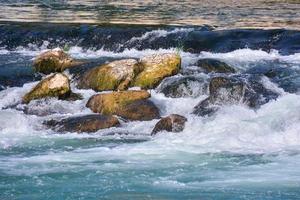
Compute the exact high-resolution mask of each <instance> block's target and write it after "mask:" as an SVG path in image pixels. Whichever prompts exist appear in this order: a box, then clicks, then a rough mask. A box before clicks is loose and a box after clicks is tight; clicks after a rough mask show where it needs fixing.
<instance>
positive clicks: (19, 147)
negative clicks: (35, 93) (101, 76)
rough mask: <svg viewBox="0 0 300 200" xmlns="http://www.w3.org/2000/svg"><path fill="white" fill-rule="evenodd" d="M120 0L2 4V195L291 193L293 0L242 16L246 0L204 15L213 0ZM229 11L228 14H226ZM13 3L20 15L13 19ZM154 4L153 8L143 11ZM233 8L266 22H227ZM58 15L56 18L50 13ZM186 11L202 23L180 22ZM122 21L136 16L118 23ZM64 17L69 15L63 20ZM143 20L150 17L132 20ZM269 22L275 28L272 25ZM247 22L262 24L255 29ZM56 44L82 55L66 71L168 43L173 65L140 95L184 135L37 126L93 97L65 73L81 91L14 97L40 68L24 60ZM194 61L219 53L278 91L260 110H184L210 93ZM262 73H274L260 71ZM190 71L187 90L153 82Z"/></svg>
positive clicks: (298, 193) (134, 127)
mask: <svg viewBox="0 0 300 200" xmlns="http://www.w3.org/2000/svg"><path fill="white" fill-rule="evenodd" d="M122 2H123V1H122ZM126 2H127V1H124V2H123V3H119V4H114V5H113V6H111V5H110V3H109V2H107V3H98V4H97V3H95V1H84V2H81V1H75V0H74V1H65V4H64V3H59V1H51V2H48V4H50V5H47V2H46V1H43V2H42V1H22V3H21V1H8V2H7V1H5V2H1V4H2V5H3V6H1V8H0V11H1V12H0V13H1V14H0V19H1V21H2V23H1V25H0V199H5V200H6V199H22V200H23V199H31V200H33V199H201V200H202V199H203V200H206V199H230V200H232V199H241V200H242V199H253V200H254V199H255V200H259V199H262V200H264V199H269V200H279V199H282V200H288V199H291V200H292V199H293V200H294V199H300V170H299V169H300V112H299V110H300V96H299V88H300V32H299V31H298V30H297V28H298V25H297V23H298V22H299V21H298V19H299V18H297V17H298V15H299V14H298V12H296V11H295V10H294V9H296V8H297V7H299V3H297V1H272V2H273V4H272V3H271V1H270V2H269V3H268V1H264V2H262V1H255V2H254V3H253V5H251V6H252V9H253V10H252V12H251V13H252V14H251V13H250V14H247V13H244V11H243V10H244V9H246V7H245V5H249V6H250V3H249V2H250V1H241V2H239V3H236V4H234V8H232V7H230V5H232V4H231V3H232V2H233V1H228V2H229V3H228V4H225V3H223V4H222V3H221V4H220V5H219V6H220V7H222V6H223V8H224V9H221V8H218V7H216V8H214V9H215V10H218V12H221V11H222V12H224V16H225V18H222V19H220V18H219V17H216V15H215V14H209V13H210V12H212V13H214V12H215V10H214V9H209V8H211V7H209V6H212V2H213V1H210V2H211V3H207V6H206V7H205V6H200V4H199V3H198V2H196V1H183V2H184V3H180V4H176V3H174V2H173V1H168V2H167V1H166V2H165V1H162V3H161V4H159V2H158V1H157V2H156V1H151V2H150V1H149V2H148V1H144V3H140V2H139V1H133V2H132V3H131V4H130V3H128V2H127V4H126ZM203 2H205V1H203ZM224 2H227V1H224ZM243 2H244V3H243ZM251 2H252V1H251ZM155 3H156V4H155ZM157 4H158V5H157ZM271 4H272V5H271ZM159 5H161V6H159ZM204 5H206V4H204ZM225 5H227V6H225ZM257 5H262V6H261V7H260V9H258V6H257ZM165 6H170V9H169V11H170V13H167V12H166V10H167V9H165ZM185 6H186V7H189V8H190V10H188V9H187V8H186V7H185ZM272 6H274V8H275V9H272ZM49 7H50V8H49ZM191 7H193V8H194V9H191ZM108 8H111V9H110V12H111V13H108V11H107V10H108ZM143 8H144V9H145V10H143ZM179 8H182V9H179ZM235 8H237V9H235ZM276 8H280V11H279V9H276ZM126 9H127V10H126ZM147 9H149V10H151V11H152V12H151V13H150V14H149V15H145V13H148V10H147ZM160 9H161V10H163V11H165V12H162V11H160ZM178 9H179V11H178ZM228 9H229V10H230V9H231V10H234V12H231V14H230V16H231V17H229V18H228V19H227V18H226V16H228V15H227V14H228V13H227V12H229V11H228ZM20 10H21V11H20ZM124 10H125V11H126V12H125V11H124ZM128 10H130V11H131V12H132V13H133V14H132V15H129V14H128V12H127V11H128ZM203 10H204V12H202V11H203ZM226 10H227V11H226ZM266 10H268V12H267V11H266ZM81 11H82V12H81ZM247 11H248V12H250V10H248V9H247ZM16 12H18V13H19V12H20V13H24V14H20V15H17V16H15V15H14V16H13V15H12V14H13V13H16ZM38 12H39V13H42V14H44V15H45V16H46V17H41V14H40V15H37V13H38ZM48 12H49V13H50V14H49V13H48ZM95 12H98V13H100V14H99V15H97V16H95V15H94V13H95ZM101 12H103V13H104V14H103V15H102V14H101ZM123 12H125V13H127V14H128V15H125V14H124V15H123V14H122V13H123ZM156 12H158V13H160V12H161V13H162V14H161V15H156V16H153V15H155V13H156ZM281 12H282V13H281ZM53 13H55V14H53ZM195 13H196V14H195ZM206 13H208V14H207V15H206ZM226 13H227V14H226ZM48 14H49V15H48ZM242 14H245V15H248V16H250V17H255V16H256V15H259V14H261V15H262V16H265V17H264V18H263V19H264V20H266V21H268V22H270V24H272V25H271V28H272V29H270V27H266V26H263V25H269V24H264V21H263V20H262V19H259V18H258V20H257V21H255V20H252V22H253V23H252V25H251V26H252V27H251V26H250V27H251V28H245V27H244V25H243V26H240V25H237V22H236V21H237V19H238V18H239V17H238V16H239V15H242ZM56 15H57V16H61V15H64V19H66V20H65V21H61V20H60V21H56V20H55V19H57V18H55V16H56ZM142 15H144V17H140V18H139V16H142ZM106 16H109V17H106ZM191 16H193V17H194V18H195V19H197V20H200V19H201V20H202V18H203V19H207V20H208V21H207V23H202V22H201V23H199V21H196V22H195V20H194V21H193V19H191V21H189V20H190V17H191ZM274 16H279V17H278V18H275V17H274ZM76 17H78V18H76ZM105 17H106V18H109V19H108V20H109V21H105V20H103V19H104V18H105ZM268 17H270V18H272V19H271V20H270V21H269V18H268ZM179 18H180V20H178V19H179ZM291 18H292V19H291ZM58 19H60V18H58ZM73 19H74V20H73ZM131 19H133V22H137V23H134V24H135V25H133V24H124V23H125V22H127V20H131ZM288 19H290V21H289V20H288ZM70 20H73V21H72V22H74V23H66V22H70ZM147 20H149V21H150V22H151V23H150V22H149V23H147V24H148V25H139V24H140V22H143V23H144V22H147ZM214 20H215V21H214ZM249 20H250V18H249ZM29 21H34V22H30V23H29ZM45 21H47V22H45ZM51 21H52V22H51ZM54 21H55V22H56V23H53V22H54ZM277 21H280V23H277V25H278V24H279V27H277V26H273V25H274V23H276V22H277ZM107 22H109V24H104V23H107ZM114 22H116V23H117V22H118V23H117V24H112V23H114ZM119 22H121V23H119ZM173 22H174V23H173ZM175 22H176V23H175ZM225 22H226V23H225ZM254 22H257V23H256V24H255V23H254ZM241 23H245V21H243V20H242V22H241ZM157 24H160V25H157ZM170 24H173V25H170ZM257 24H258V25H259V27H261V28H263V29H258V28H256V29H253V27H254V25H255V27H256V25H257ZM285 25H288V26H287V27H286V26H285ZM245 26H248V25H245ZM284 28H286V29H284ZM57 47H60V48H65V49H67V51H68V53H69V54H70V55H71V56H72V57H73V58H76V59H79V60H83V61H86V62H88V63H91V64H90V65H86V66H84V67H83V68H78V69H77V68H74V69H70V70H67V72H66V73H67V75H68V76H69V77H70V78H71V79H72V78H74V77H76V76H77V75H78V74H81V73H82V72H83V71H85V70H87V69H88V68H91V67H94V66H97V65H100V64H103V63H105V62H108V61H112V60H118V59H122V58H137V59H138V58H141V57H143V56H145V55H150V54H154V53H166V52H178V53H179V54H180V56H181V58H182V66H181V67H182V69H181V71H180V73H179V74H178V75H175V76H173V77H169V78H167V79H166V80H165V81H163V82H162V83H161V85H160V86H158V88H157V89H154V90H149V92H150V93H151V101H153V102H154V103H155V105H157V106H158V107H159V109H160V112H161V115H162V116H167V115H169V114H173V113H176V114H180V115H183V116H185V117H186V118H187V119H188V121H187V123H186V125H185V128H184V130H183V132H180V133H168V132H162V133H160V134H158V135H156V136H155V137H153V136H151V135H150V134H151V131H152V129H153V127H154V125H155V124H156V122H157V121H158V120H156V119H155V120H152V121H133V122H122V123H121V126H120V127H116V128H109V129H105V130H100V131H98V132H96V133H93V134H86V133H83V134H76V133H66V134H59V133H57V132H55V131H53V130H50V129H49V128H47V127H45V126H44V124H43V122H44V121H45V120H49V119H56V118H57V119H59V118H62V117H69V116H79V115H83V114H90V113H92V111H91V110H89V109H88V108H86V107H85V104H86V102H87V100H88V99H89V98H90V96H92V95H93V94H96V92H95V91H93V90H80V89H77V88H76V81H73V82H72V83H71V87H72V89H73V91H74V92H77V93H80V94H82V95H83V99H82V100H77V101H74V102H69V101H62V100H58V99H56V98H50V99H46V100H36V101H32V102H31V103H30V104H28V105H24V104H22V103H21V98H22V96H23V95H24V94H25V93H26V92H28V90H30V89H31V88H32V87H33V86H34V85H35V84H36V83H37V82H38V81H39V80H40V79H41V77H42V75H41V74H37V73H34V71H33V68H32V62H33V59H34V58H35V57H36V56H37V55H39V54H40V53H41V52H44V51H46V50H48V49H53V48H57ZM203 58H213V59H217V60H220V61H223V62H225V63H227V64H229V65H230V66H232V67H234V68H235V69H236V70H237V74H238V75H241V76H244V75H245V76H246V75H247V76H255V77H257V76H259V79H257V80H258V81H259V82H260V83H261V84H262V85H263V86H264V87H265V88H267V89H268V90H270V91H273V92H274V93H276V94H278V98H276V99H273V100H270V101H269V102H268V103H266V104H264V105H262V106H261V107H260V108H259V109H250V108H248V107H247V106H245V105H243V104H239V105H231V106H223V107H222V108H221V109H220V110H218V111H217V113H216V114H215V115H213V116H206V117H201V116H196V115H194V114H191V113H192V110H193V108H194V106H196V105H197V104H198V103H199V102H200V101H201V100H203V99H205V98H206V97H207V95H208V94H207V91H203V90H202V89H201V88H202V87H201V84H203V83H207V82H208V81H209V79H210V78H211V77H213V76H215V74H207V73H203V72H201V71H199V70H198V68H197V66H196V63H197V61H198V60H199V59H203ZM269 70H273V71H274V72H275V73H276V76H275V77H267V76H265V75H264V74H265V73H266V72H268V71H269ZM190 76H192V77H194V78H197V79H199V80H203V81H202V82H193V81H191V82H190V83H189V84H188V85H187V86H185V87H184V88H183V90H182V92H186V93H187V94H188V95H186V96H185V97H181V98H171V97H166V96H165V95H164V94H163V93H161V92H160V90H159V88H161V87H163V86H164V84H168V82H169V81H172V80H174V79H176V78H181V77H190ZM73 80H74V79H73ZM25 111H27V112H25ZM28 111H30V113H31V114H26V113H28Z"/></svg>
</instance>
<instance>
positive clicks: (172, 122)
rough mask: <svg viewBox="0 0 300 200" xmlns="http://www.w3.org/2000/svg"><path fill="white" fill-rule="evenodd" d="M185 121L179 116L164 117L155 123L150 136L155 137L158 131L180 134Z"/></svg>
mask: <svg viewBox="0 0 300 200" xmlns="http://www.w3.org/2000/svg"><path fill="white" fill-rule="evenodd" d="M186 121H187V119H186V118H185V117H183V116H181V115H176V114H172V115H169V116H168V117H164V118H162V119H161V120H159V121H158V122H157V124H156V125H155V127H154V129H153V130H152V133H151V135H155V134H156V133H158V132H160V131H168V132H181V131H183V129H184V126H185V122H186Z"/></svg>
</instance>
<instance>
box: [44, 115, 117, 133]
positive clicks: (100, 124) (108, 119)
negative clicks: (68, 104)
mask: <svg viewBox="0 0 300 200" xmlns="http://www.w3.org/2000/svg"><path fill="white" fill-rule="evenodd" d="M45 124H46V125H47V126H49V127H51V128H52V129H54V130H55V131H58V132H77V133H82V132H86V133H91V132H96V131H98V130H100V129H105V128H110V127H115V126H119V125H120V122H119V120H118V119H117V118H116V117H114V116H106V115H99V114H91V115H85V116H79V117H70V118H66V119H62V120H61V121H56V120H50V121H47V122H45Z"/></svg>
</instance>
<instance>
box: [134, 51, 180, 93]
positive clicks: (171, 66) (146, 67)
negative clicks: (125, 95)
mask: <svg viewBox="0 0 300 200" xmlns="http://www.w3.org/2000/svg"><path fill="white" fill-rule="evenodd" d="M140 63H141V64H142V65H143V71H142V72H141V73H139V74H138V75H137V77H136V78H135V81H134V82H133V84H131V85H132V86H138V87H141V88H144V89H151V88H155V87H156V86H157V85H159V83H160V82H161V81H162V80H163V79H164V78H165V77H168V76H173V75H175V74H177V73H178V72H179V70H180V66H181V58H180V56H179V55H178V54H175V53H165V54H154V55H150V56H146V57H143V58H142V59H141V60H140Z"/></svg>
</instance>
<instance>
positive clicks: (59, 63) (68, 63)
mask: <svg viewBox="0 0 300 200" xmlns="http://www.w3.org/2000/svg"><path fill="white" fill-rule="evenodd" d="M76 64H78V62H76V61H74V60H73V59H72V58H71V57H70V56H69V55H68V54H66V53H65V52H64V51H63V50H60V49H53V50H50V51H46V52H44V53H42V54H40V55H39V56H38V57H37V58H35V60H34V62H33V67H34V69H35V71H36V72H40V73H43V74H50V73H53V72H63V71H64V70H65V69H66V68H69V67H72V66H74V65H76Z"/></svg>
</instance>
